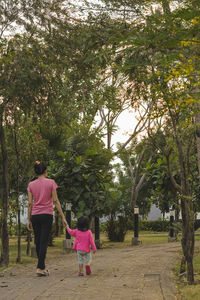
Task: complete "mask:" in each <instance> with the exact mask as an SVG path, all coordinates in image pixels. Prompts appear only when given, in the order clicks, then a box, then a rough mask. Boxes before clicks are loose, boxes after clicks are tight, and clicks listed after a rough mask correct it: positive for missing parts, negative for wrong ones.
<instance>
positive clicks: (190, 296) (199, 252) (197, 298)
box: [174, 231, 200, 300]
mask: <svg viewBox="0 0 200 300" xmlns="http://www.w3.org/2000/svg"><path fill="white" fill-rule="evenodd" d="M195 241H200V232H199V231H197V232H196V234H195ZM181 257H182V253H180V259H179V260H178V262H177V264H176V265H175V267H174V274H175V276H176V281H177V287H178V290H179V293H180V296H181V299H183V300H200V249H199V246H196V247H195V253H194V260H193V264H194V274H195V276H194V279H195V284H194V285H188V283H187V279H186V277H185V276H183V277H181V278H180V279H179V269H180V261H181Z"/></svg>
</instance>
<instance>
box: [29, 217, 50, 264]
mask: <svg viewBox="0 0 200 300" xmlns="http://www.w3.org/2000/svg"><path fill="white" fill-rule="evenodd" d="M31 223H32V226H33V231H34V235H35V245H36V253H37V257H38V264H37V268H38V269H41V270H44V269H45V258H46V252H47V246H48V237H49V233H50V231H51V227H52V223H53V216H52V215H48V214H41V215H32V216H31Z"/></svg>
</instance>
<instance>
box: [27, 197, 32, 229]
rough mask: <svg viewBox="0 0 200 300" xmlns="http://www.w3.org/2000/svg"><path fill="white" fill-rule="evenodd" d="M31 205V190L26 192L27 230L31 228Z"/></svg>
mask: <svg viewBox="0 0 200 300" xmlns="http://www.w3.org/2000/svg"><path fill="white" fill-rule="evenodd" d="M32 206H33V195H32V193H31V192H28V222H27V228H28V230H29V231H31V230H32V224H31V211H32Z"/></svg>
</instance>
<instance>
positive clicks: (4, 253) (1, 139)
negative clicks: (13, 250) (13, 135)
mask: <svg viewBox="0 0 200 300" xmlns="http://www.w3.org/2000/svg"><path fill="white" fill-rule="evenodd" d="M0 143H1V154H2V169H3V172H2V187H3V193H2V216H1V222H2V228H1V245H2V249H1V259H0V265H2V266H8V264H9V237H8V226H7V218H8V154H7V149H6V139H5V133H4V127H3V114H2V112H1V115H0Z"/></svg>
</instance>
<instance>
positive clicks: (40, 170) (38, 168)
mask: <svg viewBox="0 0 200 300" xmlns="http://www.w3.org/2000/svg"><path fill="white" fill-rule="evenodd" d="M46 169H47V167H46V166H45V164H44V163H42V162H40V161H39V160H36V162H35V165H34V170H35V173H36V174H37V175H42V174H44V172H45V171H46Z"/></svg>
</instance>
